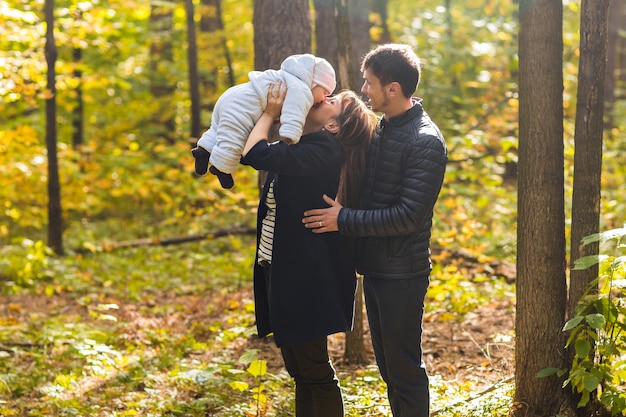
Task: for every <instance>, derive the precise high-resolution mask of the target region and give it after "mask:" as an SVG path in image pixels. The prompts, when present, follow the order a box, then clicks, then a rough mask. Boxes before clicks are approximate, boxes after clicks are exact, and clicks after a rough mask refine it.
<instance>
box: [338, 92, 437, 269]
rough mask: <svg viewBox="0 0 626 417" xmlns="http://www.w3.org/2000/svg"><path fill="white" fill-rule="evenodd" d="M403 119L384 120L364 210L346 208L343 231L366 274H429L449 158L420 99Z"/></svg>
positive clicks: (370, 166) (373, 150)
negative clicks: (352, 241) (435, 215)
mask: <svg viewBox="0 0 626 417" xmlns="http://www.w3.org/2000/svg"><path fill="white" fill-rule="evenodd" d="M413 100H414V105H413V107H412V108H411V109H410V110H408V111H407V112H406V113H404V114H402V115H401V116H397V117H394V118H391V119H390V120H388V121H387V120H385V119H381V121H380V124H379V126H378V132H377V135H376V137H375V139H374V142H373V144H372V147H371V149H370V155H369V159H368V166H367V175H366V181H365V185H364V193H363V199H364V201H363V205H362V207H363V209H361V210H355V209H349V208H342V209H341V211H340V212H339V218H338V220H337V221H338V226H339V231H340V232H341V233H342V234H344V235H347V236H353V237H358V238H359V239H357V250H358V253H357V269H358V271H359V273H361V274H363V275H365V276H371V277H380V278H397V279H402V278H410V277H416V276H424V275H428V274H429V273H430V270H431V264H430V249H429V245H430V235H431V226H432V217H433V207H434V205H435V201H437V196H438V195H439V191H440V190H441V185H442V183H443V177H444V173H445V169H446V162H447V160H448V157H447V150H446V145H445V141H444V139H443V135H442V134H441V132H440V131H439V128H438V127H437V126H436V125H435V123H434V122H433V121H432V120H431V119H430V117H429V116H428V114H427V113H426V112H425V111H424V108H423V106H422V100H421V99H413Z"/></svg>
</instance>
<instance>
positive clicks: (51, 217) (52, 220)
mask: <svg viewBox="0 0 626 417" xmlns="http://www.w3.org/2000/svg"><path fill="white" fill-rule="evenodd" d="M44 8H45V15H46V46H45V50H44V52H45V56H46V63H47V65H48V70H47V83H48V85H47V92H46V147H47V151H48V246H49V247H51V248H52V250H54V252H55V253H56V254H57V255H63V210H62V208H61V183H60V181H59V162H58V156H57V125H56V111H57V110H56V71H55V64H56V59H57V47H56V43H55V40H54V0H46V2H45V5H44Z"/></svg>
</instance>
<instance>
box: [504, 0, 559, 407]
mask: <svg viewBox="0 0 626 417" xmlns="http://www.w3.org/2000/svg"><path fill="white" fill-rule="evenodd" d="M562 8H563V5H562V3H561V1H560V0H541V1H537V0H520V33H519V62H520V63H519V74H520V75H519V98H520V105H519V176H518V181H519V183H518V193H519V194H518V232H517V287H516V288H517V314H516V321H515V330H516V335H517V338H516V355H515V369H516V375H515V381H516V391H515V403H516V404H519V405H520V407H519V408H518V409H516V410H515V411H514V415H515V416H545V417H548V416H553V415H556V414H558V413H559V412H560V411H561V405H562V404H567V396H566V395H565V392H564V390H563V389H562V388H561V384H562V380H560V379H559V378H557V377H556V376H554V377H547V378H540V379H538V378H537V377H536V375H537V373H538V372H539V371H541V370H542V369H544V368H549V367H556V368H563V367H564V366H565V355H564V354H563V347H564V345H565V340H564V337H563V333H562V332H561V328H562V326H563V324H564V319H565V307H566V297H567V292H566V291H567V288H566V281H565V207H564V174H563V171H564V156H563V72H562V71H563V70H562V68H563V58H562V56H563V35H562V26H563V18H562V14H563V11H562Z"/></svg>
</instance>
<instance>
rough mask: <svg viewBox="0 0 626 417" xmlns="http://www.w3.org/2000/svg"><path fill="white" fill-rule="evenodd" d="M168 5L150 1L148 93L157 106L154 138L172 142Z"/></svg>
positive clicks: (171, 17)
mask: <svg viewBox="0 0 626 417" xmlns="http://www.w3.org/2000/svg"><path fill="white" fill-rule="evenodd" d="M171 7H172V6H171V5H169V4H165V3H161V2H157V1H154V0H152V1H151V5H150V34H151V43H150V77H151V79H150V91H151V93H152V95H153V97H154V98H155V100H156V102H157V103H158V107H159V109H158V111H157V112H156V115H157V117H158V119H157V120H155V122H156V123H157V130H156V132H154V134H155V135H158V136H161V137H163V138H165V139H167V140H168V142H169V143H172V144H173V143H174V139H173V138H172V133H173V132H174V131H175V130H176V122H175V120H174V106H172V100H171V96H172V94H173V93H174V91H175V89H176V86H175V85H174V83H173V82H172V81H171V79H172V77H170V74H169V71H170V68H171V67H172V63H173V60H174V54H173V45H172V30H173V25H174V14H173V10H172V9H171Z"/></svg>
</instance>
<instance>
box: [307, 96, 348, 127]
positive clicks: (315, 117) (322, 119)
mask: <svg viewBox="0 0 626 417" xmlns="http://www.w3.org/2000/svg"><path fill="white" fill-rule="evenodd" d="M340 113H341V101H340V100H339V99H338V98H337V97H326V98H325V99H324V100H323V101H322V102H321V103H319V104H317V105H314V106H313V107H312V108H311V110H310V111H309V114H308V115H307V117H306V121H307V124H315V125H319V126H321V127H324V126H326V125H327V124H328V123H330V122H333V121H336V119H337V117H338V116H339V114H340Z"/></svg>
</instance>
